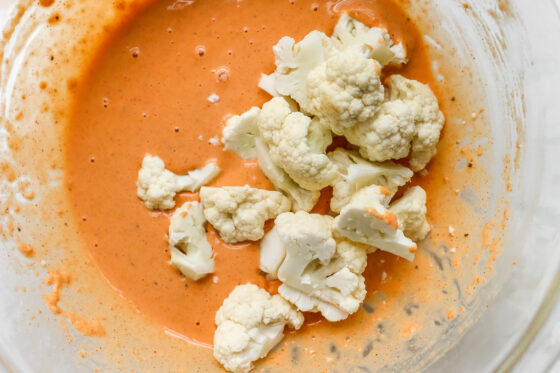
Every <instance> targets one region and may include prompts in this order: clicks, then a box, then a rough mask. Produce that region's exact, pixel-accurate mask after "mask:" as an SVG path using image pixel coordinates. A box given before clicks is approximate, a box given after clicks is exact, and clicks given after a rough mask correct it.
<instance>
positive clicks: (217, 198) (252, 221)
mask: <svg viewBox="0 0 560 373" xmlns="http://www.w3.org/2000/svg"><path fill="white" fill-rule="evenodd" d="M200 201H201V202H202V206H203V207H204V215H205V216H206V219H207V220H208V221H209V222H210V223H211V224H212V226H214V228H216V229H217V230H218V232H220V236H221V237H222V239H223V240H224V241H225V242H228V243H236V242H241V241H258V240H260V239H261V238H262V237H263V236H264V223H265V222H266V221H267V220H269V219H273V218H275V217H276V216H278V215H279V214H281V213H283V212H286V211H290V209H291V202H290V200H289V199H288V198H287V197H286V196H284V195H283V194H282V193H280V192H276V191H270V190H262V189H255V188H250V187H248V186H244V187H221V188H209V187H204V188H202V189H201V190H200Z"/></svg>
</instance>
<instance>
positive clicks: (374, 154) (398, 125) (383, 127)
mask: <svg viewBox="0 0 560 373" xmlns="http://www.w3.org/2000/svg"><path fill="white" fill-rule="evenodd" d="M415 134H416V127H415V125H414V112H413V111H412V110H411V108H410V107H409V105H407V104H406V103H405V102H404V101H402V100H395V101H388V102H385V103H383V104H382V105H381V108H380V109H379V111H378V112H377V113H376V115H375V117H374V118H373V120H371V121H367V122H362V123H359V124H357V125H356V126H354V127H352V128H350V129H348V130H347V131H346V132H345V133H344V136H345V137H346V139H347V140H348V141H349V142H350V143H351V144H354V145H357V146H358V147H359V150H360V154H361V155H362V156H363V157H364V158H367V159H369V160H370V161H378V162H383V161H386V160H389V159H400V158H404V157H406V156H407V155H408V153H409V151H410V142H411V141H412V139H413V138H414V135H415Z"/></svg>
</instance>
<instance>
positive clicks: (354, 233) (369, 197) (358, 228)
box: [334, 185, 417, 261]
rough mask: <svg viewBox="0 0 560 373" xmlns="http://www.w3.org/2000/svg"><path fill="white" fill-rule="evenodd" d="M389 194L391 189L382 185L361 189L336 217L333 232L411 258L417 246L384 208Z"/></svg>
mask: <svg viewBox="0 0 560 373" xmlns="http://www.w3.org/2000/svg"><path fill="white" fill-rule="evenodd" d="M390 196H391V192H390V191H389V190H388V189H387V188H385V187H380V186H377V185H371V186H369V187H365V188H363V189H362V190H360V191H359V192H357V193H356V194H354V196H353V197H352V200H351V201H350V204H348V205H347V206H345V207H344V208H343V209H342V211H341V212H340V215H339V216H337V217H336V219H335V221H334V226H335V229H336V232H337V233H338V234H340V235H341V236H344V237H346V238H348V239H350V240H352V241H355V242H360V243H364V244H367V245H370V246H374V247H377V248H378V249H381V250H383V251H387V252H390V253H392V254H395V255H398V256H400V257H403V258H405V259H406V260H409V261H412V260H414V253H415V252H416V249H417V246H416V244H415V243H414V242H412V241H411V240H410V239H409V238H407V237H405V235H404V233H403V232H402V231H401V230H400V229H398V222H397V216H396V215H395V214H394V213H392V212H391V211H389V210H387V205H388V204H389V199H390Z"/></svg>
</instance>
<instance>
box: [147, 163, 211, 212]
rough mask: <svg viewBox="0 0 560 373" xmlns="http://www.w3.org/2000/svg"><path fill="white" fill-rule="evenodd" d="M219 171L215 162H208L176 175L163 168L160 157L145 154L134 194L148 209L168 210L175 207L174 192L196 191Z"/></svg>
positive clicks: (163, 164)
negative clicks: (184, 173)
mask: <svg viewBox="0 0 560 373" xmlns="http://www.w3.org/2000/svg"><path fill="white" fill-rule="evenodd" d="M220 171H221V170H220V168H219V167H218V166H217V165H216V164H215V163H210V164H208V165H206V166H205V167H204V168H202V169H196V170H193V171H190V172H189V174H188V175H176V174H174V173H173V172H171V171H169V170H167V169H166V168H165V163H163V160H162V159H161V158H159V157H155V156H151V155H149V154H147V155H146V156H145V157H144V160H143V161H142V168H141V169H140V171H138V180H137V181H136V187H137V191H136V194H137V195H138V198H140V199H141V200H142V201H144V204H145V205H146V207H147V208H149V209H150V210H169V209H172V208H173V207H175V200H174V198H175V194H177V193H178V192H183V191H189V192H195V191H197V190H198V189H199V188H200V187H201V186H203V185H206V184H208V183H209V182H210V181H212V179H214V178H215V177H216V176H218V174H219V173H220Z"/></svg>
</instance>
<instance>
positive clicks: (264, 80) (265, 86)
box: [258, 74, 280, 97]
mask: <svg viewBox="0 0 560 373" xmlns="http://www.w3.org/2000/svg"><path fill="white" fill-rule="evenodd" d="M258 87H259V88H260V89H262V90H263V91H265V92H266V93H268V94H269V95H271V96H272V97H278V96H280V94H279V93H278V91H277V90H276V79H275V74H270V75H266V74H261V79H260V80H259V84H258Z"/></svg>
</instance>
